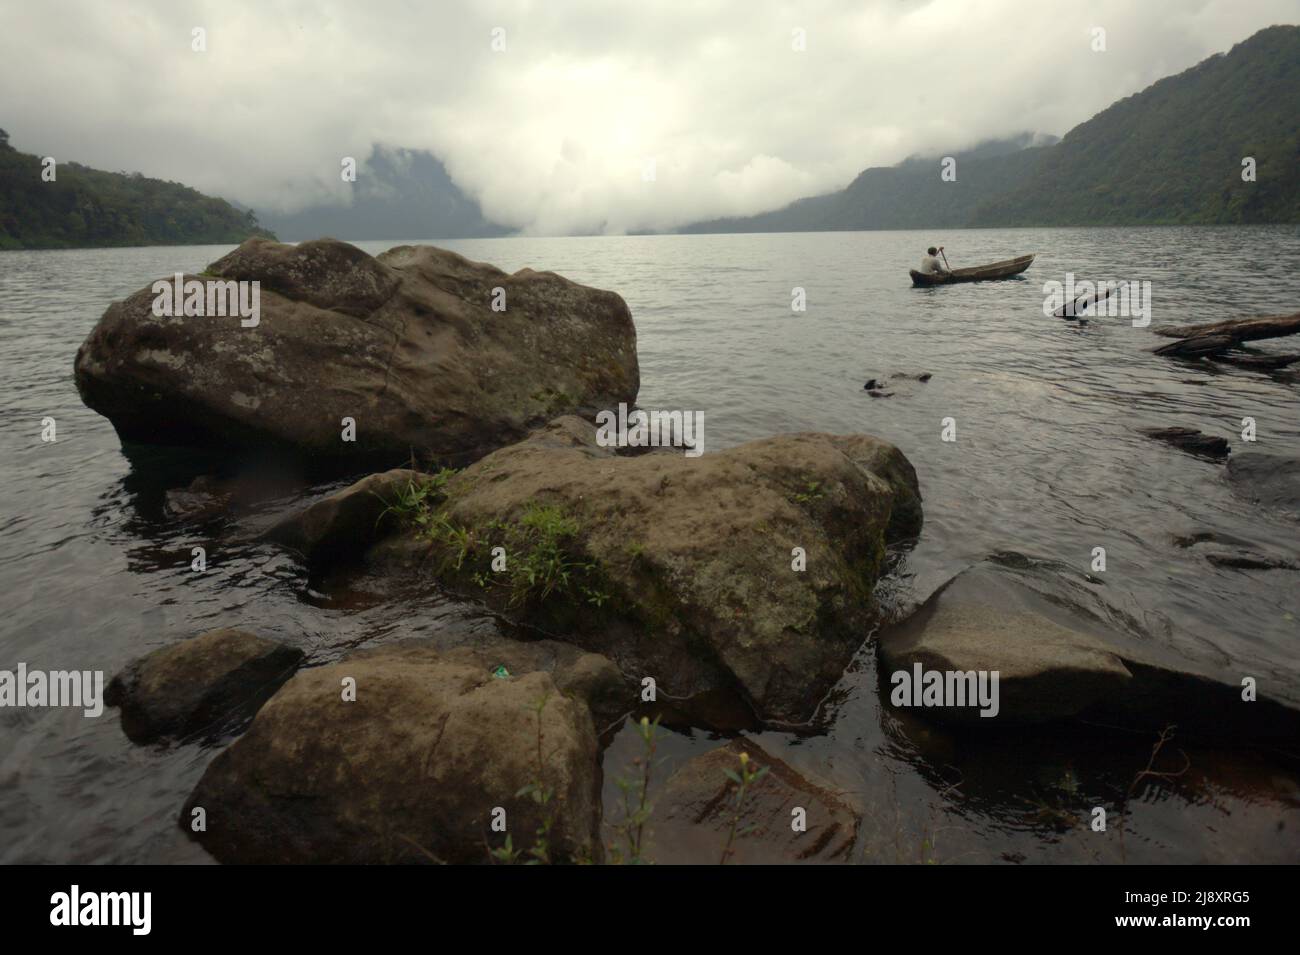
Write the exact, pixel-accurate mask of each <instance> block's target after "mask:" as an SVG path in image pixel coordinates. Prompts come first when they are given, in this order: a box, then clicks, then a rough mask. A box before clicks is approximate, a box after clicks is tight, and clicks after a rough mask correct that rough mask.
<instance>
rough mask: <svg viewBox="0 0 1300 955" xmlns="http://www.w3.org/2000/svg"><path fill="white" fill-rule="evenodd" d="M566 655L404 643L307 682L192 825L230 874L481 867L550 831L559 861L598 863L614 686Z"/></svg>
mask: <svg viewBox="0 0 1300 955" xmlns="http://www.w3.org/2000/svg"><path fill="white" fill-rule="evenodd" d="M568 653H569V650H568V649H567V648H556V647H554V646H550V647H540V648H539V647H536V646H532V645H528V644H517V645H505V644H503V645H501V646H497V645H492V646H490V647H486V648H468V647H467V648H460V649H454V650H448V651H443V652H440V651H437V650H434V649H432V648H431V647H429V646H428V645H425V644H421V643H416V642H407V643H399V644H392V645H388V646H383V647H378V648H375V649H372V650H364V651H361V652H358V653H354V654H353V655H352V656H350V657H347V658H346V659H344V660H342V661H340V662H338V663H335V664H331V665H329V666H324V667H318V668H315V669H310V670H303V671H300V672H299V673H298V674H297V675H296V676H295V677H294V678H293V679H292V680H290V681H289V682H288V683H287V684H285V685H284V686H283V687H282V688H281V689H280V691H279V692H278V693H276V695H275V696H274V697H272V698H271V700H270V701H269V702H267V704H266V705H265V706H264V707H263V708H262V710H261V712H259V713H258V715H257V717H256V718H255V719H254V720H253V723H252V725H251V726H250V727H249V729H248V732H247V733H245V734H244V735H243V736H242V737H240V738H239V739H238V740H237V741H236V742H235V743H234V744H232V745H231V746H230V747H229V748H228V749H226V750H225V751H224V752H222V753H221V754H220V755H219V756H218V757H217V758H216V759H215V760H213V761H212V763H211V765H209V767H208V769H207V771H206V772H205V773H204V774H203V778H202V779H201V780H200V781H199V783H198V786H197V787H196V788H195V790H194V792H193V794H192V795H191V796H190V798H189V800H188V801H187V802H186V804H185V807H184V809H183V810H182V813H181V817H180V825H181V827H182V828H183V829H184V830H185V831H186V832H188V833H190V834H191V836H192V837H193V838H195V839H197V840H198V841H199V842H200V843H201V844H202V845H203V847H204V848H205V849H207V850H208V851H209V852H210V853H212V855H213V856H215V857H216V858H217V859H218V860H220V861H222V862H232V863H349V864H358V863H391V862H429V861H437V862H446V863H473V862H488V861H490V857H489V847H491V848H501V847H502V845H503V843H504V841H505V838H506V835H509V836H510V840H511V844H512V846H513V848H514V850H516V851H519V852H523V853H524V856H523V858H524V859H525V860H526V859H527V858H528V856H527V851H528V850H530V849H532V848H534V847H536V846H538V844H539V842H538V840H539V836H538V832H539V829H540V828H542V827H543V826H544V825H545V824H546V823H547V821H548V819H549V822H550V829H549V833H548V834H547V835H546V837H545V841H546V845H547V847H548V848H547V852H548V855H547V859H548V860H549V861H552V862H564V861H584V860H590V861H599V857H600V841H599V837H598V825H599V811H600V810H599V786H600V769H599V765H598V763H597V740H596V728H595V726H594V724H593V721H592V715H591V712H590V710H589V705H590V704H591V702H592V701H593V700H599V699H601V698H603V696H604V694H606V693H608V692H609V691H610V686H611V680H616V678H617V674H616V673H615V671H613V668H612V666H610V665H609V663H608V661H601V660H599V659H593V658H592V655H590V654H582V653H578V652H576V651H573V652H572V655H566V654H568ZM548 664H549V666H550V667H551V668H550V669H546V666H547V665H548ZM349 681H354V682H352V683H351V685H352V686H353V687H354V689H355V694H354V695H355V699H352V700H348V699H346V698H345V696H346V695H347V690H348V686H349ZM535 786H541V787H543V788H544V789H545V790H546V791H547V793H548V795H549V799H548V800H546V801H545V802H544V803H543V802H540V801H538V800H535V799H534V798H533V796H532V795H531V793H530V792H528V791H526V789H527V787H535ZM196 808H202V809H203V810H204V811H205V815H206V831H199V832H194V831H193V827H192V826H191V819H192V818H193V810H195V809H196ZM494 818H497V819H501V818H503V819H504V821H505V825H506V831H505V832H504V833H502V832H498V831H494V830H493V828H492V823H493V820H494Z"/></svg>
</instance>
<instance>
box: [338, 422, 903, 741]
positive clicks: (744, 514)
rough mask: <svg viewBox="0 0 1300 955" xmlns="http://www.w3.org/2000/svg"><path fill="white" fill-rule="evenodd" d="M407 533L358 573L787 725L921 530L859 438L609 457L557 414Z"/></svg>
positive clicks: (871, 441)
mask: <svg viewBox="0 0 1300 955" xmlns="http://www.w3.org/2000/svg"><path fill="white" fill-rule="evenodd" d="M343 493H345V494H346V493H348V492H343ZM411 518H412V519H411V520H410V523H409V525H408V527H407V528H406V529H405V531H404V532H402V533H400V534H398V535H396V536H395V537H390V538H389V539H388V540H386V541H381V542H380V543H378V544H376V545H375V546H374V547H372V548H371V549H370V551H369V553H367V555H366V564H367V567H368V568H369V570H370V571H371V572H372V573H376V574H387V575H390V576H395V575H401V574H406V575H408V576H411V577H414V578H415V579H417V580H424V581H432V580H435V579H436V580H439V581H441V583H442V584H444V585H447V586H451V587H452V588H454V589H458V590H460V591H462V592H463V593H464V594H466V595H467V596H470V597H473V598H476V599H481V600H483V601H485V602H487V603H488V604H489V605H491V606H493V607H495V608H496V609H497V610H499V611H500V612H501V613H503V614H505V615H507V616H510V617H514V618H516V619H518V620H519V621H521V622H526V623H529V624H531V625H534V626H539V627H541V629H543V630H544V631H546V632H548V633H550V634H553V635H554V634H561V635H563V638H564V639H566V640H571V641H573V642H575V643H578V644H579V645H581V646H584V647H587V648H588V649H591V650H594V651H596V652H599V653H603V654H605V655H607V656H609V657H611V658H612V659H614V661H615V662H616V663H617V664H618V665H619V666H620V668H621V669H622V670H623V672H624V673H626V674H628V675H629V676H630V677H634V678H635V679H636V680H637V682H640V681H642V680H644V679H646V678H652V679H654V680H655V683H656V685H657V686H658V687H660V688H661V689H662V690H663V691H664V692H665V694H666V695H668V696H670V697H673V698H680V697H686V696H692V695H695V694H700V693H704V692H706V691H714V690H724V691H738V692H739V693H740V694H741V695H742V696H743V698H744V699H745V700H747V701H748V703H749V704H750V705H752V706H753V708H754V709H755V711H756V712H757V713H759V714H760V715H762V716H763V717H765V718H769V719H773V720H778V721H787V722H802V721H804V720H807V719H808V718H810V717H811V716H812V714H813V712H814V710H815V709H816V706H817V703H818V701H819V700H820V699H821V697H822V696H823V695H824V694H825V692H826V691H827V690H828V689H829V688H830V687H831V686H832V685H833V684H834V683H835V682H836V681H837V680H838V679H839V677H840V676H841V674H842V673H843V671H844V668H845V667H846V666H847V665H848V663H849V661H850V660H851V659H852V657H853V654H854V653H855V652H856V651H857V649H858V648H859V647H860V646H861V645H862V642H863V640H864V639H865V638H866V636H867V634H868V632H869V630H870V628H871V626H872V625H873V624H874V623H875V621H876V617H877V614H876V605H875V602H874V599H873V587H874V585H875V583H876V580H877V578H878V577H879V575H880V574H881V573H882V571H883V569H884V567H885V561H886V548H887V547H888V546H889V545H890V544H894V543H898V542H901V541H905V540H908V539H910V538H913V537H915V536H916V535H917V534H918V533H919V532H920V527H921V503H920V494H919V491H918V489H917V482H916V474H915V472H914V471H913V469H912V466H911V465H910V464H909V463H908V461H907V459H906V458H905V457H904V456H903V455H902V453H901V452H899V451H898V449H897V448H895V447H893V446H892V445H890V444H887V443H885V442H883V441H880V440H878V439H876V438H871V437H868V436H865V435H845V436H833V435H825V434H791V435H782V436H779V437H774V438H767V439H764V440H761V441H754V442H751V443H749V444H745V445H741V446H739V447H734V448H729V449H726V450H723V451H719V452H716V453H708V454H704V455H703V456H701V457H697V458H689V457H685V456H684V455H683V454H681V453H680V452H672V451H663V452H656V453H648V454H641V455H636V456H623V455H619V454H617V453H616V452H615V451H614V450H613V449H611V448H608V447H601V446H600V445H598V443H597V441H596V430H595V428H594V427H593V426H592V425H591V424H590V423H588V422H586V421H583V420H581V419H578V418H576V417H565V418H560V419H557V420H556V421H554V422H552V423H551V424H550V425H549V426H547V427H546V428H545V429H542V430H540V431H538V432H536V433H535V434H533V435H531V436H530V437H529V438H528V439H527V440H526V441H523V442H520V443H519V444H516V445H512V446H510V447H507V448H503V449H501V450H500V451H497V452H495V453H493V454H491V455H489V456H488V457H486V458H484V459H483V460H481V461H480V462H478V463H476V464H475V465H473V466H471V467H469V468H467V469H465V470H464V471H461V472H459V473H457V474H456V475H455V476H454V477H453V478H451V480H450V481H448V482H447V483H446V486H445V488H444V489H443V493H442V494H440V495H439V496H438V497H431V498H429V499H428V500H427V501H426V502H425V507H424V509H423V510H422V511H420V512H418V513H415V514H413V515H411ZM497 548H500V551H496V549H497ZM796 548H798V549H799V550H801V551H802V553H803V555H805V557H799V556H797V553H796ZM494 554H495V555H496V556H494ZM804 559H806V568H805V569H798V568H799V566H801V565H800V564H799V562H800V561H802V560H804Z"/></svg>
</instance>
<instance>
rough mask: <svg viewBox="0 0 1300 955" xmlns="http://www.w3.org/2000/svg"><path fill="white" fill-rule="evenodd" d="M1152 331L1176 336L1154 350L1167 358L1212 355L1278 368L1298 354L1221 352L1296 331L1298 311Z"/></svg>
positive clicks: (1299, 322)
mask: <svg viewBox="0 0 1300 955" xmlns="http://www.w3.org/2000/svg"><path fill="white" fill-rule="evenodd" d="M1155 333H1156V334H1157V335H1163V336H1164V337H1166V338H1177V339H1178V341H1176V342H1170V343H1169V344H1168V345H1161V346H1160V347H1159V348H1157V349H1156V350H1155V353H1156V354H1157V355H1164V356H1165V357H1167V358H1207V357H1214V358H1216V359H1219V360H1224V361H1232V362H1233V363H1235V364H1242V365H1245V366H1247V367H1255V368H1282V367H1286V365H1289V364H1293V363H1294V362H1296V361H1300V355H1276V356H1275V355H1267V356H1265V355H1256V356H1252V355H1248V354H1247V355H1239V356H1232V357H1226V356H1225V353H1226V352H1228V351H1229V350H1230V349H1234V348H1240V346H1241V345H1242V344H1243V343H1244V342H1254V341H1262V340H1263V339H1266V338H1281V337H1283V336H1284V335H1295V334H1300V312H1297V313H1296V314H1294V315H1273V316H1266V317H1264V318H1233V319H1229V320H1228V321H1225V322H1212V323H1210V324H1206V325H1169V326H1165V327H1163V328H1157V329H1155Z"/></svg>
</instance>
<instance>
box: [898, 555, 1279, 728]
mask: <svg viewBox="0 0 1300 955" xmlns="http://www.w3.org/2000/svg"><path fill="white" fill-rule="evenodd" d="M1034 572H1035V571H1032V570H1031V571H1030V573H1034ZM1030 583H1031V578H1030V577H1029V576H1026V575H1021V574H1018V573H1016V572H1014V571H1012V570H1010V569H1009V568H1007V567H1005V566H1002V567H998V566H995V565H993V564H991V563H985V564H978V565H976V566H975V567H973V568H971V569H969V570H966V571H964V572H963V573H961V574H959V575H958V576H957V577H955V578H953V580H951V581H949V582H948V583H947V584H945V585H944V586H943V587H942V588H940V589H939V591H938V592H936V593H935V594H934V595H933V596H932V597H931V598H930V599H929V600H928V601H927V602H926V603H925V604H924V605H923V606H922V607H921V609H920V610H918V611H917V613H916V614H914V615H913V616H912V617H910V618H908V619H907V620H905V621H903V622H901V623H899V624H897V625H895V626H893V627H890V628H888V629H886V630H885V631H884V632H883V633H882V634H881V635H880V643H879V653H880V658H881V661H882V664H883V666H882V673H883V677H882V680H883V686H882V694H883V695H884V696H885V697H886V698H888V697H889V695H890V692H891V686H890V684H891V681H892V679H893V674H894V673H897V672H899V671H903V672H905V673H911V672H913V671H914V668H915V667H916V666H917V665H918V664H919V665H920V667H921V668H922V671H923V672H925V671H938V672H940V673H943V674H949V673H953V674H957V673H969V672H976V673H979V672H985V673H991V672H993V671H997V672H998V673H999V681H998V691H999V696H1000V700H999V705H998V707H997V714H996V716H994V717H991V718H986V717H981V716H980V710H979V708H978V707H977V706H975V705H971V704H967V705H965V706H955V705H952V704H953V701H951V700H945V701H944V703H943V704H942V705H934V706H925V707H917V708H916V709H917V715H919V716H922V717H927V718H932V719H935V720H938V721H942V722H946V723H950V724H954V725H960V726H966V727H974V728H977V729H980V730H984V731H993V730H995V729H996V727H998V726H1001V725H1023V724H1027V723H1042V722H1050V721H1053V720H1064V719H1088V720H1098V721H1101V722H1103V723H1110V724H1114V723H1121V724H1128V725H1130V726H1133V727H1141V728H1142V729H1144V730H1150V731H1153V732H1155V731H1158V730H1159V729H1160V728H1161V726H1163V725H1166V724H1169V723H1174V724H1177V725H1178V726H1179V727H1181V728H1183V729H1185V730H1187V731H1188V732H1189V733H1197V734H1200V735H1202V736H1224V735H1228V736H1233V735H1234V734H1249V735H1250V738H1252V739H1255V740H1265V739H1270V738H1285V737H1287V736H1294V735H1295V734H1297V733H1300V692H1298V691H1297V690H1296V688H1295V687H1294V685H1292V686H1290V687H1278V686H1277V685H1276V684H1275V682H1274V681H1272V680H1269V679H1268V678H1267V677H1265V676H1264V675H1263V674H1261V673H1260V672H1258V671H1257V670H1255V669H1250V670H1247V671H1243V672H1240V673H1237V672H1230V671H1229V670H1227V668H1225V667H1223V666H1221V665H1206V664H1202V663H1199V662H1196V661H1191V660H1185V659H1182V658H1181V656H1179V655H1177V654H1175V653H1174V652H1173V651H1171V650H1168V649H1166V648H1163V647H1160V646H1158V645H1156V644H1154V643H1152V642H1151V641H1149V640H1145V639H1142V638H1140V637H1138V636H1137V635H1135V634H1131V633H1127V632H1121V631H1120V630H1119V629H1117V628H1115V627H1114V626H1111V625H1109V624H1107V623H1106V622H1105V621H1103V620H1101V619H1100V618H1098V617H1096V616H1094V615H1092V614H1090V613H1088V612H1087V611H1085V610H1084V609H1083V608H1081V607H1078V606H1074V605H1072V604H1071V603H1070V602H1069V600H1068V599H1066V598H1064V597H1063V596H1062V595H1061V594H1060V593H1052V592H1051V585H1050V581H1048V582H1047V583H1048V590H1047V591H1046V592H1044V591H1042V590H1040V589H1039V588H1038V587H1035V586H1030ZM1243 677H1253V678H1257V682H1258V683H1259V684H1260V685H1259V687H1258V699H1256V700H1254V701H1251V702H1247V701H1245V700H1243V697H1242V694H1243V688H1242V685H1241V679H1242V678H1243ZM909 708H910V707H909Z"/></svg>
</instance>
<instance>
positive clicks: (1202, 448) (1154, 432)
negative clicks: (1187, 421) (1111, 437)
mask: <svg viewBox="0 0 1300 955" xmlns="http://www.w3.org/2000/svg"><path fill="white" fill-rule="evenodd" d="M1142 433H1143V434H1145V435H1146V436H1147V437H1148V438H1154V439H1155V440H1156V441H1163V442H1165V444H1172V445H1173V446H1174V447H1176V448H1178V449H1179V450H1182V451H1186V452H1188V453H1189V454H1195V455H1199V456H1200V457H1204V458H1214V459H1222V458H1226V457H1227V456H1228V452H1229V450H1230V449H1229V447H1228V441H1227V439H1226V438H1217V437H1214V436H1213V435H1209V434H1203V433H1202V432H1200V431H1197V430H1196V429H1195V428H1143V429H1142Z"/></svg>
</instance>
